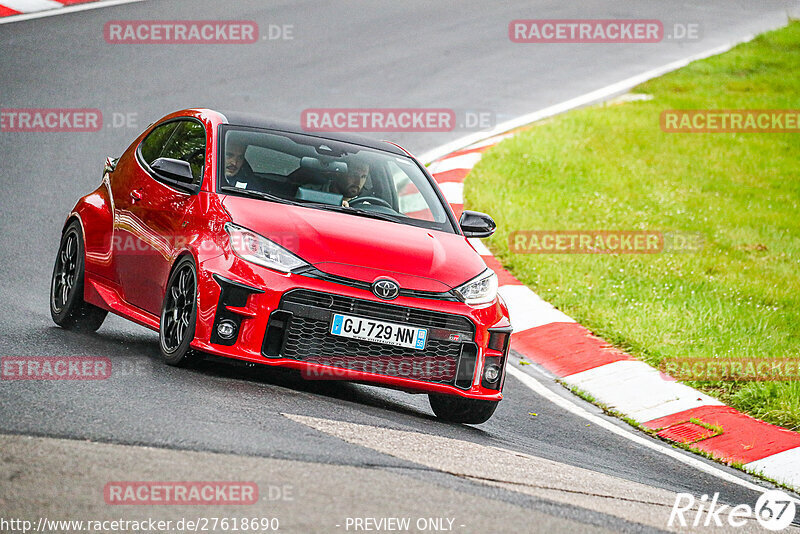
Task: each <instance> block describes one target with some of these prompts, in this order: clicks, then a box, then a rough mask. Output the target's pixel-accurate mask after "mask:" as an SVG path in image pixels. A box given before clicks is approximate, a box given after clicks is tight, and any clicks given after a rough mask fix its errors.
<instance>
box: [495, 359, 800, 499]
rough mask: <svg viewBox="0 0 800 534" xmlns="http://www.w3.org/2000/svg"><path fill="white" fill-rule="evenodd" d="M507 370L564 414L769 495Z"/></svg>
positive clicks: (761, 489)
mask: <svg viewBox="0 0 800 534" xmlns="http://www.w3.org/2000/svg"><path fill="white" fill-rule="evenodd" d="M507 370H508V373H509V374H510V375H511V376H513V377H514V378H516V379H517V380H519V381H520V382H522V383H523V384H524V385H525V386H527V387H528V388H530V389H531V390H532V391H533V392H534V393H536V394H538V395H540V396H542V397H544V398H545V399H547V400H548V401H550V402H552V403H553V404H555V405H556V406H558V407H560V408H563V409H564V410H566V411H568V412H570V413H571V414H573V415H576V416H578V417H581V418H583V419H585V420H587V421H589V422H590V423H592V424H594V425H597V426H599V427H601V428H604V429H605V430H608V431H609V432H611V433H613V434H616V435H618V436H620V437H622V438H625V439H627V440H629V441H632V442H634V443H636V444H638V445H641V446H643V447H646V448H648V449H651V450H653V451H655V452H658V453H659V454H663V455H664V456H668V457H670V458H672V459H674V460H677V461H679V462H681V463H684V464H686V465H688V466H690V467H692V468H694V469H697V470H698V471H702V472H704V473H707V474H709V475H712V476H715V477H717V478H720V479H722V480H726V481H728V482H732V483H734V484H738V485H739V486H742V487H745V488H747V489H751V490H754V491H759V492H765V491H768V490H769V489H770V488H764V487H761V486H758V485H756V484H753V483H752V482H749V481H747V480H744V479H742V478H739V477H737V476H735V475H733V474H732V473H728V472H727V471H723V470H721V469H718V468H716V467H714V466H713V465H709V464H707V463H705V462H703V461H701V460H699V459H697V458H694V457H693V456H690V455H689V454H687V453H683V452H679V451H677V450H675V449H671V448H668V447H666V446H664V445H661V444H660V443H657V442H655V441H653V440H652V439H651V438H649V437H644V436H639V435H636V434H634V433H633V432H630V431H627V430H624V429H622V428H620V427H619V426H617V425H616V424H614V423H612V422H611V421H607V420H606V419H603V418H602V417H598V416H596V415H594V414H592V413H589V412H588V411H586V410H585V409H583V408H582V407H580V406H578V405H577V404H575V403H574V402H572V401H571V400H568V399H567V398H565V397H562V396H561V395H558V394H557V393H555V392H553V391H551V390H550V389H548V388H547V387H545V386H544V385H543V384H541V383H540V382H539V381H538V380H536V379H535V378H534V377H532V376H531V375H529V374H528V373H526V372H524V371H522V370H520V369H518V368H516V367H514V366H513V365H512V364H511V362H509V363H508V366H507ZM797 502H800V501H797Z"/></svg>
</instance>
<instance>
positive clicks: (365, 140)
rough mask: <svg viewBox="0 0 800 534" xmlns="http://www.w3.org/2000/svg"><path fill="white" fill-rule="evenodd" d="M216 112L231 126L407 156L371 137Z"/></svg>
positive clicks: (250, 114)
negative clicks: (304, 127) (314, 130)
mask: <svg viewBox="0 0 800 534" xmlns="http://www.w3.org/2000/svg"><path fill="white" fill-rule="evenodd" d="M215 111H217V113H219V114H220V115H222V116H223V117H225V119H226V122H227V124H230V125H231V126H244V127H250V128H265V129H268V130H279V131H281V132H289V133H296V134H302V135H310V136H313V137H320V138H322V139H333V140H335V141H342V142H345V143H352V144H354V145H361V146H365V147H368V148H374V149H376V150H383V151H385V152H391V153H392V154H397V155H399V156H405V155H406V153H405V152H404V151H403V150H402V149H400V148H398V147H397V146H395V145H393V144H392V143H389V142H386V141H376V140H375V139H370V138H369V137H363V136H360V135H353V134H350V133H339V132H309V131H306V130H304V129H303V128H302V127H301V126H300V125H299V124H296V123H291V122H288V121H280V120H275V119H268V118H266V117H262V116H260V115H255V114H252V113H242V112H239V111H222V110H215Z"/></svg>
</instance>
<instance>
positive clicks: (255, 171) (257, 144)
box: [217, 127, 454, 232]
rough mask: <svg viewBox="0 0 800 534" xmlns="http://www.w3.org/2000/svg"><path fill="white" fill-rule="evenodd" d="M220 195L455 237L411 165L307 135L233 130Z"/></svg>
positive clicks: (227, 136) (227, 138)
mask: <svg viewBox="0 0 800 534" xmlns="http://www.w3.org/2000/svg"><path fill="white" fill-rule="evenodd" d="M222 148H223V150H222V152H223V154H224V158H221V159H222V160H223V161H222V162H221V165H220V169H219V178H218V180H217V191H218V192H220V193H224V194H241V195H243V196H250V197H252V198H258V199H263V200H264V201H267V202H270V201H272V202H276V201H277V202H289V203H293V204H299V205H304V206H308V207H311V208H316V209H330V210H335V211H340V212H343V213H349V214H352V215H354V216H364V217H374V218H378V219H385V220H390V221H393V222H398V223H402V224H410V225H414V226H421V227H424V228H430V229H435V230H442V231H447V232H453V231H454V230H453V226H452V224H451V223H450V220H449V218H448V217H447V213H446V211H445V209H444V207H443V205H442V202H441V200H440V199H439V197H438V195H437V194H436V191H435V190H434V189H433V186H432V185H431V184H430V182H429V181H428V178H427V176H426V175H425V174H424V173H423V172H422V170H421V169H420V168H419V166H418V165H417V164H416V162H414V161H413V160H412V159H411V158H408V157H404V156H398V155H396V154H392V153H389V152H383V151H380V150H374V149H370V148H367V147H363V146H360V145H354V144H350V143H344V142H341V141H335V140H329V139H324V138H320V137H314V136H306V135H301V134H294V133H286V132H278V131H273V130H268V131H267V130H256V129H245V128H236V127H226V128H225V129H224V130H223V147H222Z"/></svg>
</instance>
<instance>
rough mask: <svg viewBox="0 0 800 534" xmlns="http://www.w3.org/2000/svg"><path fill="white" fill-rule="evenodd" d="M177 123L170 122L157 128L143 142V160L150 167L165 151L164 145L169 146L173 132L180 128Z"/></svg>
mask: <svg viewBox="0 0 800 534" xmlns="http://www.w3.org/2000/svg"><path fill="white" fill-rule="evenodd" d="M178 124H179V123H177V122H168V123H167V124H162V125H161V126H157V127H156V128H155V129H154V130H153V131H152V132H150V134H149V135H148V136H147V137H145V139H144V141H142V158H144V160H145V161H146V162H147V164H148V165H150V164H151V163H153V162H154V161H155V160H156V159H157V158H158V157H159V156H161V151H162V150H164V145H166V144H167V141H169V138H170V137H171V136H172V132H174V131H175V128H177V127H178Z"/></svg>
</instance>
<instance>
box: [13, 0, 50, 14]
mask: <svg viewBox="0 0 800 534" xmlns="http://www.w3.org/2000/svg"><path fill="white" fill-rule="evenodd" d="M0 5H2V6H3V7H9V8H11V9H13V10H14V11H19V12H20V13H33V12H36V11H44V10H45V9H60V8H62V7H64V4H62V3H61V2H56V1H55V0H3V1H2V2H0Z"/></svg>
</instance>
